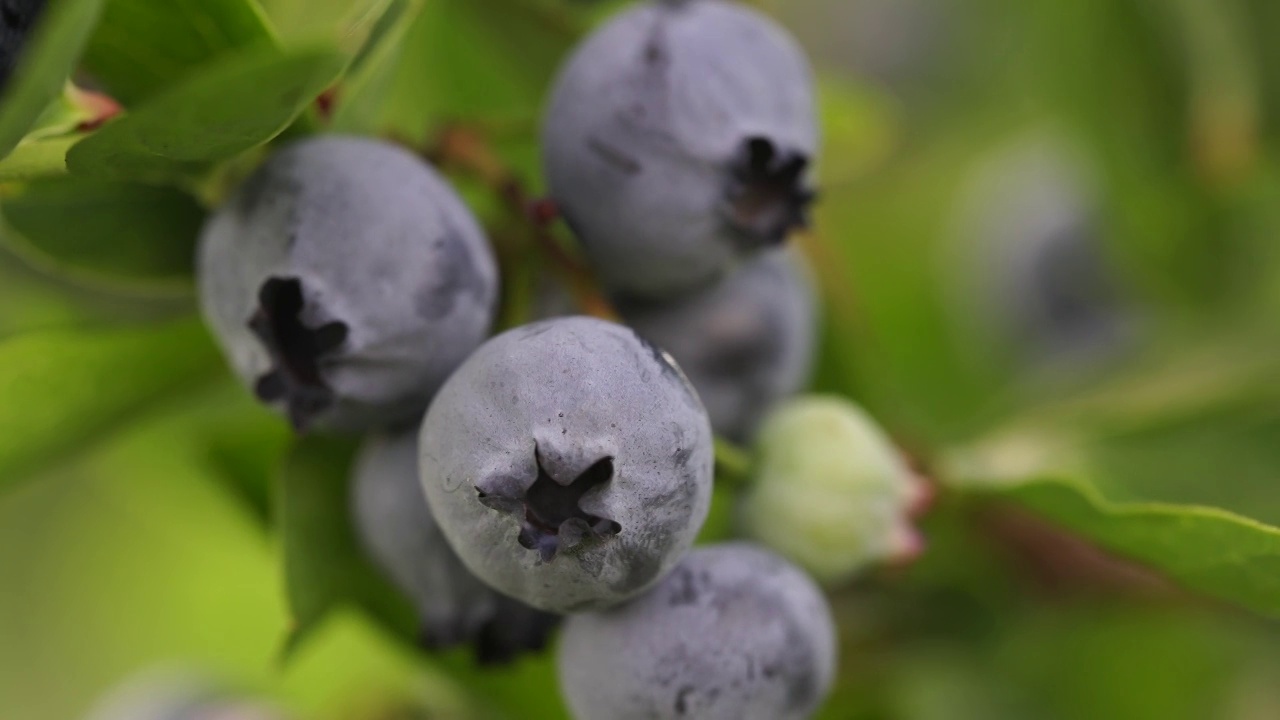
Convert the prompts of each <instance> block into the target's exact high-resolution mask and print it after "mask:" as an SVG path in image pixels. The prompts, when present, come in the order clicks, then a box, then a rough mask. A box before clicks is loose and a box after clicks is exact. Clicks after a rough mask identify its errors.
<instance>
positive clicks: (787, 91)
mask: <svg viewBox="0 0 1280 720" xmlns="http://www.w3.org/2000/svg"><path fill="white" fill-rule="evenodd" d="M811 75H812V73H811V71H810V68H809V65H808V62H807V60H806V59H805V57H804V55H803V53H802V52H801V50H800V49H799V47H798V46H797V45H796V44H795V42H794V41H793V40H792V39H791V38H790V36H788V35H787V34H786V32H785V31H784V30H783V29H782V28H781V27H779V26H778V25H777V24H775V23H774V22H773V21H772V20H770V19H768V18H766V17H765V16H763V15H761V14H760V13H758V12H756V11H754V10H752V9H750V8H747V7H744V6H742V5H740V4H738V3H736V2H725V1H724V0H687V1H685V2H652V1H651V2H645V3H641V4H639V5H637V6H636V7H634V8H633V9H631V10H628V11H626V12H623V13H622V14H620V15H618V16H617V17H616V18H614V19H613V20H612V21H610V22H609V23H607V24H606V25H605V26H604V27H602V28H601V29H599V30H598V31H596V32H595V33H594V34H593V35H592V36H591V37H589V38H588V39H587V40H586V41H585V42H584V43H583V45H582V46H581V47H579V48H578V49H577V51H575V53H574V54H573V56H572V57H571V58H570V60H569V61H568V63H567V64H566V65H565V66H564V68H563V69H562V70H561V73H560V76H559V78H558V80H557V82H556V85H555V88H554V90H553V93H552V98H551V101H550V105H549V106H548V109H547V111H546V114H545V117H544V123H543V132H542V141H543V157H544V159H545V160H544V164H545V171H546V176H547V181H548V184H549V186H550V189H551V195H552V197H554V199H555V200H556V202H557V203H558V205H559V208H560V211H561V213H562V214H563V216H564V218H565V220H566V221H567V222H568V223H569V225H570V226H571V227H572V228H573V230H574V231H575V233H576V234H577V235H578V238H579V240H580V241H581V243H582V245H583V248H584V249H585V251H586V254H587V256H588V258H589V260H590V261H591V263H592V265H593V266H594V268H595V270H596V272H597V274H598V275H599V277H600V279H601V281H602V283H603V284H604V285H605V286H606V287H607V288H608V289H609V290H610V291H611V292H613V293H615V294H618V295H631V296H637V297H645V298H650V299H666V298H671V297H675V296H676V295H679V294H682V293H685V292H689V291H692V290H695V289H698V288H700V287H705V286H707V285H710V284H712V283H714V282H715V281H716V280H717V279H718V278H720V277H721V276H723V275H724V274H726V273H727V272H728V271H729V270H731V269H732V268H733V266H734V265H736V264H737V263H739V262H740V261H742V260H744V259H746V258H748V257H750V256H752V255H753V254H755V253H756V252H758V251H760V250H761V249H762V248H766V247H773V246H777V245H779V244H781V243H782V242H783V241H784V240H785V239H786V237H787V235H788V234H789V232H790V231H791V230H792V229H794V228H796V227H799V226H802V225H804V224H805V222H806V209H807V207H808V205H809V204H810V202H811V201H812V199H813V197H814V192H813V190H812V188H811V186H810V184H809V176H810V174H811V166H812V161H813V159H814V156H815V153H816V152H817V149H818V130H817V123H816V119H815V110H814V91H813V81H812V77H811Z"/></svg>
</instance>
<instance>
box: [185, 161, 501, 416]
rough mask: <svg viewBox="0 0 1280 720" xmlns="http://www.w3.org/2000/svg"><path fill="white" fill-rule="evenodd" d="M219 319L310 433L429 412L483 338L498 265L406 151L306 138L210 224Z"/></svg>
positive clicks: (208, 302)
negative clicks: (449, 378) (441, 389)
mask: <svg viewBox="0 0 1280 720" xmlns="http://www.w3.org/2000/svg"><path fill="white" fill-rule="evenodd" d="M198 270H199V272H198V279H199V284H200V299H201V303H202V305H203V310H204V314H205V317H206V319H207V321H208V323H209V325H210V326H211V327H212V328H213V331H214V335H215V336H216V337H217V339H218V340H219V341H220V343H221V344H222V347H223V349H224V351H225V352H226V354H227V356H228V357H229V359H230V362H231V365H232V366H233V367H234V369H235V370H236V372H237V373H238V374H239V375H240V377H241V378H242V379H243V380H244V381H245V382H246V383H247V384H249V385H250V386H251V387H253V389H254V391H255V392H256V393H257V395H258V397H259V398H261V399H262V400H263V401H264V402H267V403H270V404H271V405H273V406H275V407H277V408H280V409H282V410H283V411H284V412H285V413H286V414H287V415H288V417H289V419H290V420H291V421H292V423H293V425H294V426H295V427H296V428H297V429H298V430H300V431H301V430H307V429H310V428H312V427H319V428H325V429H331V430H344V431H358V430H365V429H369V428H371V427H377V426H383V425H389V424H394V423H398V422H404V421H408V420H412V419H415V418H416V417H417V416H418V415H419V414H420V413H421V412H422V411H423V410H424V409H425V408H426V406H427V403H428V401H429V400H430V398H431V396H432V394H433V393H434V392H435V390H436V389H437V388H438V387H439V386H440V384H441V383H442V382H443V381H444V379H445V378H446V377H447V376H448V375H449V373H450V372H452V371H453V369H454V368H455V367H457V366H458V364H459V363H461V362H462V360H463V359H465V358H466V356H467V355H469V354H470V353H471V351H472V350H474V349H475V348H476V347H477V346H478V345H479V344H480V343H481V342H482V341H483V340H484V338H485V335H486V333H487V332H488V329H489V326H490V323H491V322H492V319H493V312H494V304H495V296H496V294H497V270H496V267H495V263H494V259H493V256H492V253H491V250H490V249H489V246H488V244H487V242H486V240H485V237H484V234H483V232H482V231H481V229H480V227H479V226H478V225H477V224H476V221H475V220H474V218H472V216H471V214H470V212H469V211H468V210H467V208H466V207H465V206H464V205H463V204H462V202H461V201H460V200H459V199H458V197H457V195H456V194H455V193H454V192H453V190H452V189H451V188H450V187H449V186H448V185H447V184H446V182H445V181H444V180H443V179H441V178H440V177H439V176H438V175H437V174H436V173H435V172H434V171H433V170H432V169H431V168H430V167H428V166H427V165H426V164H424V163H422V162H421V161H419V160H418V159H417V158H415V157H414V156H413V155H411V154H410V153H408V152H406V151H404V150H401V149H399V148H396V147H394V146H391V145H388V144H385V143H381V142H377V141H372V140H363V139H355V138H343V137H325V138H318V139H311V140H305V141H302V142H299V143H296V144H294V145H291V146H289V147H287V148H285V149H283V150H281V151H279V152H277V153H276V154H275V155H273V156H272V157H271V158H270V159H268V160H267V162H266V164H265V165H263V166H262V168H260V169H259V170H258V171H257V173H256V174H254V175H253V176H252V177H251V178H250V179H249V180H248V181H247V182H246V183H244V185H243V186H242V187H240V188H239V189H238V190H237V191H236V192H235V193H234V195H233V196H232V197H231V198H230V199H229V200H228V201H227V202H226V204H225V205H223V206H222V208H221V209H219V210H218V211H217V212H216V213H214V215H213V216H212V217H211V218H210V219H209V220H208V222H207V223H206V225H205V228H204V231H203V234H202V237H201V242H200V250H199V259H198Z"/></svg>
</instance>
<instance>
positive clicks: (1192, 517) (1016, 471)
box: [940, 344, 1280, 617]
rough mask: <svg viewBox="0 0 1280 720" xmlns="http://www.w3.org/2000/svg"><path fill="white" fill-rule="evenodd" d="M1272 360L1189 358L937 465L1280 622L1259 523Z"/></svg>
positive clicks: (963, 483)
mask: <svg viewBox="0 0 1280 720" xmlns="http://www.w3.org/2000/svg"><path fill="white" fill-rule="evenodd" d="M1264 346H1265V344H1264ZM1244 347H1247V346H1244ZM1271 357H1274V355H1271V354H1264V355H1260V356H1257V357H1251V356H1250V354H1248V353H1243V352H1240V351H1239V347H1237V352H1235V353H1232V354H1230V355H1229V356H1221V355H1214V354H1212V353H1210V354H1201V353H1196V354H1192V353H1189V354H1188V355H1187V357H1184V358H1182V359H1181V361H1180V362H1175V363H1173V364H1172V366H1171V367H1170V368H1169V369H1167V370H1166V371H1164V372H1157V371H1155V370H1154V369H1147V372H1146V374H1145V376H1139V377H1136V378H1133V379H1131V380H1130V381H1129V382H1128V383H1126V384H1121V383H1116V384H1113V385H1110V386H1104V387H1101V388H1099V389H1098V391H1097V392H1096V393H1095V394H1093V395H1081V396H1080V397H1078V398H1077V399H1075V400H1073V401H1071V402H1069V403H1064V404H1062V405H1061V406H1058V407H1050V408H1046V409H1044V410H1041V411H1040V413H1039V414H1038V415H1036V416H1035V417H1034V419H1032V420H1024V421H1022V422H1020V423H1019V424H1017V425H1015V426H1012V429H1007V430H1003V431H1001V432H999V433H998V434H994V435H992V436H990V437H989V438H987V439H985V440H982V441H979V442H978V443H975V444H974V445H972V446H970V447H969V448H967V449H965V450H961V451H957V452H954V453H952V454H950V455H947V456H944V459H943V461H942V462H941V463H940V467H941V468H942V472H941V475H942V477H943V479H944V480H946V481H948V482H949V484H950V485H951V486H952V487H954V488H955V489H958V490H962V491H966V492H971V493H974V494H977V495H980V496H983V497H994V498H1000V499H1004V500H1009V501H1012V502H1015V503H1018V504H1019V505H1021V506H1023V507H1026V508H1028V509H1030V510H1032V511H1033V512H1036V513H1038V514H1040V515H1041V516H1043V517H1044V518H1046V519H1048V520H1050V521H1052V522H1055V523H1057V524H1060V525H1062V526H1064V527H1065V528H1067V529H1069V530H1072V531H1074V532H1076V533H1079V534H1081V535H1083V536H1084V537H1086V538H1088V539H1090V540H1092V541H1093V542H1096V543H1098V544H1099V545H1100V546H1102V547H1104V548H1106V549H1108V550H1110V551H1112V552H1115V553H1117V554H1120V555H1123V556H1126V557H1129V558H1132V559H1135V560H1138V561H1140V562H1143V563H1146V564H1148V565H1150V566H1151V567H1153V568H1156V569H1158V570H1160V571H1162V572H1163V573H1165V574H1166V575H1168V576H1169V577H1171V578H1173V579H1175V580H1177V581H1179V582H1180V583H1182V584H1183V585H1185V586H1186V587H1188V588H1190V589H1192V590H1196V591H1199V592H1202V593H1205V594H1208V595H1213V596H1216V597H1219V598H1223V599H1227V600H1231V601H1234V602H1237V603H1239V604H1241V605H1243V606H1245V607H1248V608H1250V609H1252V610H1255V611H1257V612H1259V613H1262V614H1264V615H1268V616H1272V617H1280V527H1277V526H1274V525H1270V524H1267V523H1265V522H1262V521H1260V520H1259V517H1269V518H1280V506H1277V504H1276V503H1275V502H1274V500H1273V499H1272V496H1273V495H1274V480H1275V468H1276V467H1277V465H1276V463H1277V462H1280V452H1278V451H1277V448H1278V447H1280V411H1278V410H1277V408H1280V402H1277V401H1278V400H1280V382H1278V381H1277V378H1276V372H1277V371H1276V370H1275V369H1274V368H1272V367H1271V365H1272V363H1270V362H1269V361H1268V358H1271ZM1208 358H1217V361H1216V362H1208ZM1233 510H1234V512H1233Z"/></svg>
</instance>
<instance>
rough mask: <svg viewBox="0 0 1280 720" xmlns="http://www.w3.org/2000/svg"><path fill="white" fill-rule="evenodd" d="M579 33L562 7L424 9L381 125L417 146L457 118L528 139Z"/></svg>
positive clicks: (478, 2)
mask: <svg viewBox="0 0 1280 720" xmlns="http://www.w3.org/2000/svg"><path fill="white" fill-rule="evenodd" d="M582 30H583V26H582V25H581V24H580V23H578V22H577V20H576V18H575V17H574V16H573V15H572V14H570V13H569V12H568V11H567V8H566V7H565V4H564V3H543V2H539V1H538V0H514V1H504V0H433V1H432V2H428V3H427V4H426V6H425V7H424V8H423V11H422V13H420V14H419V16H418V18H417V20H416V21H415V22H414V23H413V27H412V28H411V30H410V31H409V37H408V38H407V40H406V51H405V53H404V57H403V59H402V60H401V62H400V64H399V67H398V69H397V71H396V73H395V77H394V80H393V89H392V92H391V95H390V98H389V99H388V104H387V107H386V108H385V112H384V117H383V120H384V122H386V123H387V124H388V125H390V126H391V127H392V128H393V129H395V130H396V131H397V132H398V133H400V134H403V135H406V136H408V137H410V138H415V139H417V138H420V137H422V135H423V134H424V133H425V132H426V131H427V130H428V129H429V128H430V126H431V125H432V124H434V123H439V122H441V121H444V120H456V119H458V118H465V119H466V120H468V121H472V122H478V123H481V124H486V123H488V124H497V125H511V124H514V125H516V126H518V127H520V128H521V129H523V130H527V131H528V132H530V133H532V131H533V129H534V128H535V126H536V120H537V117H538V113H539V112H540V110H541V107H542V103H543V100H544V98H545V96H546V93H547V89H548V87H550V84H551V80H552V78H553V77H554V75H555V71H556V68H557V67H558V65H559V63H560V60H561V58H562V57H563V56H564V54H565V53H566V52H568V50H569V49H570V48H571V47H572V45H573V43H574V42H575V41H576V40H577V38H578V37H579V35H580V33H581V31H582Z"/></svg>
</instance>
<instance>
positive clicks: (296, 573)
mask: <svg viewBox="0 0 1280 720" xmlns="http://www.w3.org/2000/svg"><path fill="white" fill-rule="evenodd" d="M355 449H356V448H355V444H354V443H353V442H351V441H346V440H338V439H335V438H303V439H301V440H299V441H298V444H297V445H296V447H295V448H294V449H293V452H292V453H291V454H290V456H289V459H288V461H287V462H286V463H285V468H284V472H283V474H282V476H281V477H280V481H279V485H278V493H279V495H278V500H277V503H278V505H277V507H278V511H277V513H276V516H277V518H279V522H280V527H281V534H282V537H283V542H284V575H285V592H286V595H287V596H288V600H289V607H290V610H291V612H292V615H293V627H292V629H291V631H290V634H289V637H288V638H287V640H286V643H285V647H284V658H285V659H286V660H287V659H289V658H290V657H291V656H292V655H293V654H294V653H295V652H296V651H297V650H298V649H299V648H300V647H301V646H302V643H303V642H304V641H305V640H306V639H307V638H308V637H309V636H310V635H311V634H312V633H313V632H315V631H316V630H317V629H318V628H319V626H320V624H321V623H322V622H323V621H324V620H325V618H326V617H328V615H329V614H330V612H332V611H333V610H335V609H337V608H339V607H341V606H344V605H348V604H350V605H356V606H359V607H362V608H364V609H365V610H367V611H369V612H370V613H371V614H372V615H373V616H374V617H376V618H378V619H379V620H380V621H381V622H383V623H384V624H386V625H387V626H388V627H391V628H394V629H396V630H397V631H398V632H397V634H399V635H401V636H403V637H412V635H413V633H414V632H416V629H417V625H416V624H417V619H416V614H415V613H414V612H413V609H412V607H411V606H410V605H409V603H408V601H406V600H405V599H404V598H403V597H402V596H401V595H400V594H399V593H397V592H396V591H395V590H394V589H393V588H392V587H391V586H390V585H389V584H388V583H387V581H386V580H384V579H383V577H382V576H381V574H379V573H378V571H377V570H376V569H375V568H374V567H373V566H372V565H371V564H370V563H369V561H368V559H367V558H366V556H365V553H364V551H363V550H362V549H361V547H360V544H359V541H358V540H357V538H356V534H355V529H354V528H353V526H352V524H351V510H350V493H349V486H350V470H351V462H352V458H353V457H354V454H355Z"/></svg>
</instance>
